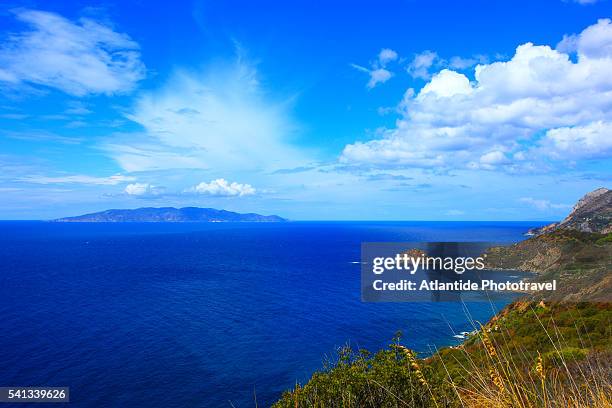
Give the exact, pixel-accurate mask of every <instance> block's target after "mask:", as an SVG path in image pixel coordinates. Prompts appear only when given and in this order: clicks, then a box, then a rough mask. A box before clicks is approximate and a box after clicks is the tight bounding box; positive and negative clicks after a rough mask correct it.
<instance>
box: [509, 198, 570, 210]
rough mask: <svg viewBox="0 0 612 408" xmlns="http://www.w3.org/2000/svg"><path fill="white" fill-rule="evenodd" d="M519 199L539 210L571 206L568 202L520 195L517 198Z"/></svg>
mask: <svg viewBox="0 0 612 408" xmlns="http://www.w3.org/2000/svg"><path fill="white" fill-rule="evenodd" d="M519 201H520V202H521V203H524V204H527V205H529V206H531V207H534V208H536V209H538V210H540V211H546V210H551V209H565V208H571V205H569V204H555V203H552V202H550V200H543V199H537V198H533V197H522V198H520V199H519Z"/></svg>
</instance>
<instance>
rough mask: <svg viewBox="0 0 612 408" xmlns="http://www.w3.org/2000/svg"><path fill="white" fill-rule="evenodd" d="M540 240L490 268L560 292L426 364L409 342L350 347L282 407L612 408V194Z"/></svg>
mask: <svg viewBox="0 0 612 408" xmlns="http://www.w3.org/2000/svg"><path fill="white" fill-rule="evenodd" d="M530 232H531V234H530V235H532V236H531V238H529V239H527V240H525V241H522V242H519V243H516V244H514V245H510V246H503V247H495V248H490V249H489V250H488V251H487V263H488V266H489V268H492V269H515V270H525V271H530V272H534V273H535V277H533V278H530V279H532V280H535V281H549V280H551V279H556V280H557V288H558V289H557V293H553V294H550V293H548V294H545V295H541V294H540V295H538V294H525V295H524V296H523V297H522V298H520V299H519V300H517V301H515V302H513V303H511V304H509V305H508V306H506V307H505V308H503V309H502V310H500V311H499V313H497V314H496V315H495V316H494V317H493V318H491V320H489V321H488V322H486V323H484V324H481V323H480V322H475V321H474V322H473V330H472V331H471V332H469V333H468V332H466V333H465V337H466V339H465V340H464V341H462V342H461V343H460V344H458V345H455V346H451V347H445V348H441V349H437V350H435V349H434V350H433V351H432V350H430V351H429V353H427V352H426V354H424V355H420V354H419V353H418V352H416V351H414V350H411V349H409V348H407V347H406V346H404V345H403V344H402V343H403V339H402V337H401V333H400V334H396V336H395V337H394V338H393V339H392V341H391V342H390V344H389V346H388V347H387V348H384V349H382V350H379V351H378V352H376V353H370V352H369V351H367V350H363V349H359V350H356V349H353V348H351V347H350V346H349V345H347V346H344V347H341V348H339V349H338V352H337V355H336V356H335V357H332V358H329V359H328V360H326V361H327V362H326V363H325V365H324V367H323V369H321V370H320V371H318V372H316V373H314V374H313V375H312V377H311V379H310V380H309V381H308V382H306V383H305V384H303V385H302V384H296V386H295V387H294V388H293V389H291V390H287V391H286V392H285V393H284V394H283V395H282V397H281V398H280V399H279V400H278V401H277V402H276V403H275V404H274V408H293V407H298V406H299V407H323V406H324V407H338V408H340V407H349V406H350V407H368V408H375V407H376V408H379V407H389V408H391V407H394V408H396V407H423V408H429V407H430V408H434V407H436V408H440V407H457V408H459V407H461V408H466V407H468V408H482V407H494V408H512V407H525V408H535V407H538V408H550V407H570V406H571V407H578V408H586V407H589V408H609V407H612V302H611V301H610V297H611V296H612V191H610V190H609V189H607V188H600V189H597V190H595V191H593V192H591V193H588V194H586V195H585V196H584V197H583V198H582V199H581V200H580V201H578V203H577V204H576V205H575V206H574V208H573V210H572V212H571V213H570V214H569V215H568V216H567V217H566V218H565V219H564V220H563V221H560V222H558V223H554V224H552V225H549V226H546V227H544V228H538V229H534V230H531V231H530ZM457 307H464V305H458V306H457ZM468 316H469V314H468ZM470 319H471V318H470ZM410 335H411V334H410V333H406V337H407V338H410ZM390 337H391V336H390Z"/></svg>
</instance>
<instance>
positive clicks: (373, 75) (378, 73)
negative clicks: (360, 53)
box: [351, 48, 398, 89]
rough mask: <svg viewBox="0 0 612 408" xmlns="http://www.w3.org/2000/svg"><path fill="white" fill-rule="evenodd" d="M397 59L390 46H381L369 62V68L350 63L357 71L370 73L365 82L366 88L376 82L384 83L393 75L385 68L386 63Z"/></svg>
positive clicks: (371, 86) (374, 84)
mask: <svg viewBox="0 0 612 408" xmlns="http://www.w3.org/2000/svg"><path fill="white" fill-rule="evenodd" d="M397 59H398V55H397V52H395V51H394V50H392V49H390V48H383V49H382V50H380V52H379V53H378V56H377V57H376V59H375V60H374V61H372V62H371V63H370V68H366V67H364V66H361V65H357V64H351V66H352V67H353V68H355V69H356V70H358V71H361V72H365V73H367V74H368V75H370V80H369V81H368V83H367V84H366V87H367V88H368V89H372V88H374V87H375V86H376V85H378V84H384V83H385V82H387V81H388V80H389V79H391V77H393V73H392V72H391V71H389V70H388V69H387V64H389V63H390V62H393V61H396V60H397Z"/></svg>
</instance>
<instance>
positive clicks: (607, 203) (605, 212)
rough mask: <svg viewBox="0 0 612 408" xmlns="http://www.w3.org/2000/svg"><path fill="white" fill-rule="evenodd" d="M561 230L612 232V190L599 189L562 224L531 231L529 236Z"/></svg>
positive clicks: (582, 199) (592, 192)
mask: <svg viewBox="0 0 612 408" xmlns="http://www.w3.org/2000/svg"><path fill="white" fill-rule="evenodd" d="M559 228H568V229H574V230H577V231H582V232H598V233H602V234H607V233H609V232H612V190H609V189H607V188H598V189H597V190H594V191H591V192H590V193H587V194H586V195H585V196H584V197H582V198H581V199H580V200H578V202H577V203H576V205H574V208H573V209H572V212H570V214H569V215H568V216H567V217H565V219H564V220H563V221H561V222H557V223H554V224H550V225H546V226H545V227H541V228H534V229H531V230H529V232H528V234H529V235H540V234H544V233H547V232H551V231H554V230H556V229H559Z"/></svg>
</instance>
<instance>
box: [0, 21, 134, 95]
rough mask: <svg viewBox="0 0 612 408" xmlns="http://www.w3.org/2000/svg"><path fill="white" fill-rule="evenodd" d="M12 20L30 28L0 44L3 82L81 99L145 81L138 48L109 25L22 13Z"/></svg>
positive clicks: (119, 90) (1, 79)
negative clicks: (57, 90)
mask: <svg viewBox="0 0 612 408" xmlns="http://www.w3.org/2000/svg"><path fill="white" fill-rule="evenodd" d="M15 16H16V18H17V19H18V20H19V21H21V22H23V23H25V24H26V25H27V26H28V28H29V29H28V30H24V31H21V32H18V33H13V34H11V35H9V36H8V38H7V39H6V41H5V42H4V43H2V44H1V45H0V81H2V82H5V83H12V84H14V85H17V84H19V83H29V84H35V85H42V86H47V87H51V88H56V89H59V90H62V91H64V92H66V93H68V94H71V95H76V96H83V95H86V94H113V93H117V92H124V91H128V90H130V89H132V88H133V87H134V85H135V84H136V82H138V81H139V80H140V79H142V78H143V77H144V74H145V67H144V64H143V63H142V62H141V61H140V52H139V46H138V44H137V43H136V42H135V41H133V40H132V39H131V38H130V37H129V36H128V35H126V34H123V33H119V32H116V31H114V30H113V29H112V28H111V27H109V26H107V25H104V24H101V23H99V22H96V21H94V20H92V19H87V18H81V19H79V20H78V21H77V22H73V21H70V20H68V19H66V18H64V17H62V16H60V15H58V14H55V13H50V12H45V11H37V10H24V9H20V10H18V11H16V12H15Z"/></svg>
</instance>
